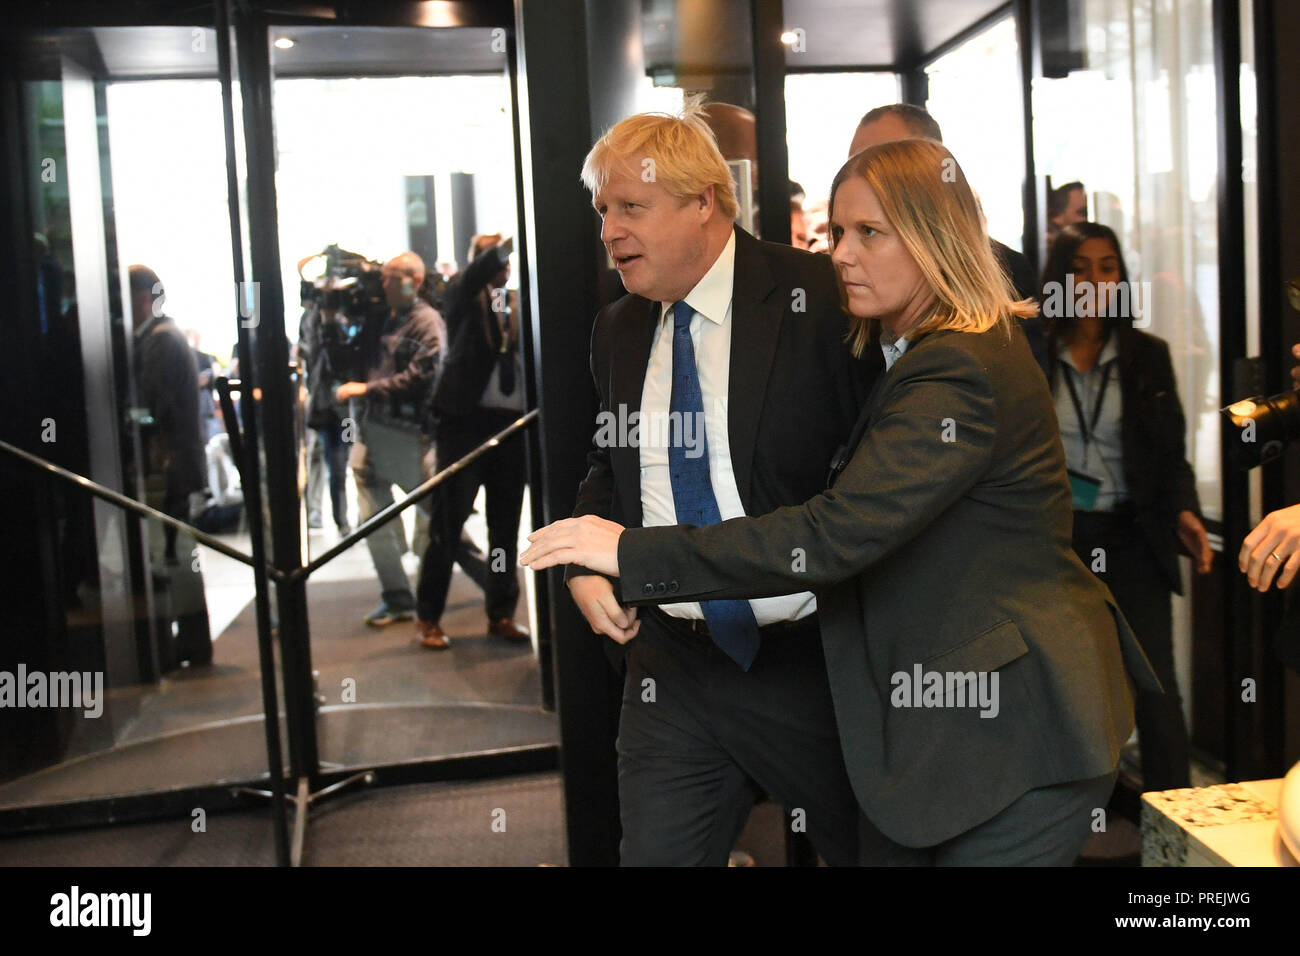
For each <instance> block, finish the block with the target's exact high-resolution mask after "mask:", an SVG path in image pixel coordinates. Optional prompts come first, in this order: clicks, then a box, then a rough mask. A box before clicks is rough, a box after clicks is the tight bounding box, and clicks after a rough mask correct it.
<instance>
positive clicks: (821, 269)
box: [566, 229, 870, 653]
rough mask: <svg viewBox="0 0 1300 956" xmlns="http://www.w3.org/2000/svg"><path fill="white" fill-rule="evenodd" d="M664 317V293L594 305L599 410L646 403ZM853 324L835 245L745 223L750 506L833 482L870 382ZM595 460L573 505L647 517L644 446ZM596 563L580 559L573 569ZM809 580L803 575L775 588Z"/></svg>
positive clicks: (739, 455) (739, 354)
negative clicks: (808, 245)
mask: <svg viewBox="0 0 1300 956" xmlns="http://www.w3.org/2000/svg"><path fill="white" fill-rule="evenodd" d="M659 320H660V316H659V303H657V302H650V301H649V300H647V299H644V298H642V297H641V296H639V295H626V296H624V297H623V298H621V299H619V300H618V301H616V302H614V303H612V304H610V305H608V306H606V307H605V308H603V309H601V311H600V312H599V313H598V314H597V316H596V322H595V326H594V327H593V329H592V333H591V371H592V376H593V377H594V379H595V382H596V390H597V392H598V393H599V395H600V411H601V412H602V413H611V414H613V415H616V416H617V415H618V413H619V408H620V406H622V407H623V408H625V409H626V414H629V415H630V414H631V413H632V412H639V411H640V409H641V391H642V388H643V387H644V385H645V374H646V365H647V364H648V362H649V360H650V349H651V346H652V344H653V341H654V335H655V330H656V329H657V327H658V323H659ZM847 331H848V317H847V316H846V315H845V314H844V312H843V311H842V309H841V307H840V300H839V292H838V289H837V288H836V285H835V274H834V271H833V267H832V265H831V262H830V257H829V256H820V255H814V254H812V253H809V252H804V251H802V250H798V249H794V248H792V247H790V246H782V245H777V244H775V243H770V242H760V241H759V240H757V239H755V238H754V237H753V236H751V235H749V234H748V233H747V232H744V231H743V230H741V229H737V230H736V260H735V272H734V275H733V291H732V306H731V367H730V372H729V382H728V392H729V394H728V401H727V432H728V438H729V440H730V451H731V464H732V468H733V470H734V472H735V476H736V486H737V488H738V490H739V492H740V500H741V503H742V504H743V505H744V507H745V513H746V514H751V515H754V514H763V513H765V512H768V511H771V510H772V509H773V508H778V507H780V506H781V505H789V504H796V503H799V502H802V501H805V500H807V499H808V498H809V497H811V496H812V495H815V494H817V493H818V492H819V491H821V490H822V489H823V488H824V487H826V472H827V469H828V467H829V464H830V460H831V458H832V457H833V456H834V454H835V452H836V450H837V449H838V448H840V447H841V446H842V445H843V444H844V443H845V441H846V440H847V439H848V436H849V432H850V431H851V430H852V428H853V424H854V422H855V421H856V420H857V418H858V413H859V411H860V409H861V407H862V402H863V399H864V398H865V396H866V393H867V391H868V388H869V384H870V383H869V381H868V376H869V375H870V373H869V371H868V365H867V363H864V362H861V361H858V360H856V359H854V358H853V356H852V354H851V352H850V350H849V347H848V345H847V343H846V340H845V336H846V334H847ZM588 465H589V470H588V472H587V477H586V478H585V479H583V482H582V484H581V485H580V486H579V488H578V501H577V505H576V507H575V508H574V512H573V513H574V516H575V517H576V516H578V515H586V514H594V515H599V516H600V517H603V518H608V519H610V520H611V521H617V522H618V523H619V524H622V525H625V526H628V527H634V528H635V527H639V526H640V524H641V452H640V449H639V448H635V447H599V446H595V445H594V446H593V448H592V450H591V453H590V454H589V455H588ZM589 573H591V572H589V571H588V570H587V569H585V568H579V567H576V566H572V565H571V566H569V568H568V569H567V573H566V579H567V578H571V577H573V576H574V575H575V574H589ZM805 590H809V588H808V587H807V586H806V584H804V583H800V584H799V585H798V586H796V587H791V588H787V589H785V591H781V592H771V593H774V594H776V593H789V592H796V591H805ZM665 593H666V592H665ZM666 603H671V602H666ZM610 646H611V649H614V648H617V645H614V644H613V642H612V641H611V642H610ZM760 653H762V652H761V650H760Z"/></svg>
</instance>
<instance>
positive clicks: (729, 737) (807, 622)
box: [567, 106, 867, 865]
mask: <svg viewBox="0 0 1300 956" xmlns="http://www.w3.org/2000/svg"><path fill="white" fill-rule="evenodd" d="M696 109H697V108H696V107H693V106H688V108H687V111H686V115H685V117H684V118H682V119H677V118H668V117H652V116H634V117H631V118H629V119H627V120H624V121H623V122H622V123H620V124H619V125H618V126H616V127H615V128H614V129H613V130H611V131H610V132H609V133H607V134H606V135H605V137H603V138H602V139H601V141H600V142H598V143H597V144H596V146H595V147H593V149H592V151H591V153H590V154H588V157H587V162H586V164H585V165H584V168H583V179H584V182H585V183H586V185H587V186H588V188H589V189H592V190H593V205H594V206H595V208H596V211H597V212H598V213H599V214H600V215H601V218H602V223H603V225H602V228H601V240H602V242H604V244H605V247H606V249H607V250H608V252H609V254H610V256H611V257H612V259H613V261H614V264H615V266H616V267H617V269H618V271H619V273H620V274H621V276H622V279H623V283H624V285H625V286H626V287H627V289H628V291H629V292H630V293H632V294H630V295H627V296H625V297H624V298H622V299H620V300H619V301H617V302H615V303H613V304H612V305H609V306H606V307H605V308H604V309H602V310H601V311H600V313H599V314H598V315H597V316H596V321H595V326H594V329H593V331H592V338H591V367H592V373H593V375H594V377H595V383H596V388H597V390H598V392H599V396H600V414H601V416H602V419H601V420H602V421H604V422H606V423H610V422H614V423H615V424H614V428H615V433H614V434H613V436H612V440H611V436H610V435H609V433H608V432H607V434H606V438H604V439H602V438H601V432H600V431H599V429H598V431H597V436H596V441H595V442H594V446H593V449H592V452H591V454H590V456H589V461H590V470H589V471H588V474H587V477H586V478H585V479H584V481H583V483H582V485H581V487H580V488H579V491H578V503H577V508H576V510H575V512H574V513H575V515H584V514H594V515H599V516H601V517H605V518H609V519H611V520H614V521H618V522H620V523H622V524H625V525H629V526H632V527H637V526H640V525H642V524H645V525H664V524H668V525H672V524H676V523H677V522H678V519H679V516H680V515H681V513H682V512H681V509H682V508H683V506H684V504H686V499H688V498H690V499H691V500H692V501H696V498H697V495H696V491H697V490H699V489H700V488H703V489H704V490H703V491H702V492H701V493H703V494H707V495H710V496H711V498H712V499H713V502H714V503H715V504H716V509H717V513H718V515H719V516H720V517H721V518H722V519H726V518H729V517H735V516H739V515H743V514H750V515H757V514H763V513H766V512H768V511H771V510H773V509H775V508H778V507H780V506H782V505H792V504H798V503H800V502H802V501H804V500H806V499H807V498H808V496H810V495H813V494H816V493H818V492H819V491H821V489H822V488H823V487H825V479H826V473H827V466H828V464H829V462H830V460H831V458H832V457H833V456H834V454H835V451H836V449H837V447H838V446H840V445H841V444H842V443H843V442H844V441H845V440H846V438H847V436H848V434H849V431H850V429H851V428H852V425H853V422H854V420H855V419H856V417H857V413H858V408H859V406H860V403H861V401H862V398H863V397H864V395H865V393H866V390H867V388H866V386H867V382H866V378H867V375H866V372H865V369H864V367H863V366H861V365H860V364H859V363H857V362H855V361H854V360H853V359H852V358H851V356H850V354H849V350H848V347H847V345H846V343H845V341H844V335H845V331H846V328H847V325H846V319H845V317H844V315H843V313H842V312H841V311H840V307H839V299H838V295H837V292H836V289H835V282H834V275H833V272H832V269H831V264H830V260H829V259H828V258H827V257H826V256H815V255H812V254H810V253H806V252H802V251H799V250H795V249H792V248H790V247H788V246H778V245H775V244H772V243H766V242H759V241H758V240H756V239H754V238H753V237H752V236H750V235H748V234H747V233H745V232H743V231H741V230H739V229H735V228H734V227H733V225H732V221H733V219H734V216H735V212H736V202H735V196H734V190H733V187H732V182H731V178H730V175H729V173H728V171H727V167H726V165H725V162H724V161H723V159H722V156H721V155H720V154H719V153H718V151H717V147H716V146H715V145H714V141H713V138H712V135H711V134H710V133H709V132H708V130H707V128H706V127H705V126H704V125H703V123H702V122H701V120H700V119H699V117H698V115H697V113H696V112H695V111H696ZM672 127H678V135H679V136H680V137H682V138H683V139H684V141H685V142H686V143H688V144H690V145H687V146H684V147H682V153H681V154H678V155H676V156H673V155H664V153H665V152H666V150H665V149H664V148H663V147H662V146H661V145H659V144H661V143H662V142H663V139H662V138H661V137H662V136H663V135H664V133H665V132H666V131H668V130H670V129H671V128H672ZM638 137H641V138H638ZM645 137H649V139H650V141H649V142H647V140H646V138H645ZM629 140H630V142H629ZM647 158H649V159H653V160H654V161H655V162H654V170H655V172H654V175H653V176H652V177H651V181H646V177H645V170H646V169H647V168H648V167H647V166H646V164H645V160H646V159H647ZM688 160H693V162H688ZM691 167H694V170H693V171H692V168H691ZM701 169H702V170H706V171H707V173H701V172H699V170H701ZM706 176H707V177H708V178H707V179H706ZM693 389H698V392H695V394H696V396H697V399H698V405H696V406H695V407H696V409H697V411H702V413H703V414H702V418H703V420H704V429H703V432H704V433H703V435H702V436H701V435H699V434H698V430H695V431H694V432H692V431H690V430H688V431H685V432H676V433H673V435H672V437H671V438H670V439H669V440H668V441H667V443H665V442H664V441H663V440H662V438H663V436H660V440H656V439H655V436H654V435H653V430H654V429H653V426H652V425H649V424H647V423H648V422H649V421H651V420H652V416H654V415H656V414H657V415H660V416H663V415H666V414H668V413H673V414H676V413H677V412H679V411H683V410H687V411H688V413H689V410H688V409H687V408H686V405H685V404H684V403H683V398H682V396H683V395H685V394H687V392H689V391H691V390H693ZM634 414H639V415H641V416H642V419H641V421H642V424H641V428H642V432H641V438H640V441H639V444H634V443H633V440H632V438H631V436H630V435H629V436H622V435H621V434H618V431H617V429H618V426H617V424H616V423H617V421H618V420H627V419H628V417H629V416H632V415H634ZM632 420H633V421H635V420H636V419H635V418H633V419H632ZM692 421H698V418H696V417H694V416H692ZM599 424H600V422H598V426H599ZM647 430H649V431H650V432H652V434H647ZM701 437H702V438H703V439H704V440H705V441H704V443H701V442H700V441H699V438H701ZM692 440H694V447H693V448H692ZM674 443H676V444H677V445H678V447H679V449H680V450H679V451H678V452H677V453H674V452H673V450H672V447H671V446H672V445H673V444H674ZM704 444H707V451H705V449H704V447H703V445H704ZM692 451H694V456H693V457H692ZM675 454H676V457H674V455H675ZM701 459H703V462H701ZM705 467H707V471H704V470H703V469H704V468H705ZM683 472H690V473H691V474H692V475H696V476H701V475H702V479H701V481H700V483H699V485H693V486H692V489H694V490H691V489H687V488H685V486H683V485H682V484H681V483H680V482H681V479H680V478H679V477H678V476H679V475H680V474H682V473H683ZM696 503H698V502H696ZM706 520H707V519H706ZM713 520H717V518H715V519H713ZM695 522H696V523H702V522H701V521H700V520H699V519H698V518H697V519H695ZM792 560H798V557H797V556H792ZM567 578H568V584H569V588H570V591H571V592H572V595H573V597H574V600H575V602H576V603H577V605H578V607H579V609H580V610H582V612H583V614H584V616H585V617H586V618H587V621H588V623H590V624H591V626H592V628H593V630H596V631H597V632H599V633H604V634H607V635H610V636H613V635H615V634H620V635H624V634H626V633H627V632H631V631H635V630H636V629H638V628H639V632H638V633H637V636H636V637H635V639H634V640H632V641H631V642H630V643H629V644H627V647H626V664H627V673H626V678H625V685H624V687H625V689H624V696H623V708H622V717H621V721H620V727H619V738H618V752H619V760H618V765H619V771H618V772H619V800H620V804H621V815H622V825H623V842H622V846H621V857H622V862H623V864H624V865H641V864H692V865H701V864H702V865H709V864H712V865H725V864H726V862H727V858H728V854H729V852H730V850H731V849H732V847H733V845H734V843H735V840H736V838H737V837H738V835H739V833H740V831H741V829H742V828H743V826H744V824H745V821H746V819H747V817H748V814H749V811H750V809H751V807H752V805H753V803H754V801H755V798H756V795H757V794H759V793H760V792H761V791H766V792H767V793H768V794H769V795H771V796H772V797H773V798H775V799H776V800H778V801H779V802H781V803H783V804H784V805H785V806H786V807H787V808H789V809H790V811H791V814H792V819H791V821H789V822H790V823H791V824H792V825H793V826H794V827H795V829H796V830H799V829H802V824H805V823H806V832H807V833H808V835H809V837H810V838H811V839H812V841H813V844H814V846H815V847H816V848H817V850H818V851H819V852H820V854H821V855H822V856H823V858H825V859H826V860H827V861H828V862H831V863H851V862H853V861H854V859H855V855H854V854H855V852H856V846H857V826H856V822H855V820H856V815H857V808H856V804H855V803H854V799H853V794H852V791H851V788H850V786H849V783H848V779H847V775H846V773H845V770H844V764H843V758H842V756H841V753H840V746H839V737H838V735H837V733H836V727H835V717H834V713H833V710H832V706H831V698H830V690H829V686H828V683H827V676H826V665H825V660H824V658H823V655H822V647H821V641H820V639H819V634H818V624H817V615H816V600H815V598H813V596H812V595H811V594H810V593H807V592H804V593H800V594H794V595H786V596H784V597H779V598H771V599H767V600H763V601H753V602H734V603H735V604H736V605H741V607H738V608H737V607H728V608H724V609H722V612H721V617H719V612H718V611H717V610H706V609H704V608H702V606H701V605H700V604H699V603H686V604H677V605H668V606H665V607H664V608H663V610H662V611H660V610H659V609H652V610H648V611H646V612H645V613H644V614H643V615H642V616H641V617H640V619H639V620H635V619H634V618H635V614H636V612H635V611H631V612H627V611H625V610H624V609H623V608H621V607H620V605H619V603H618V601H617V599H616V598H615V597H614V593H613V588H612V586H611V584H610V581H609V579H607V578H605V577H602V576H599V575H595V574H593V573H592V572H590V571H587V570H586V569H584V568H579V567H570V568H569V569H568V574H567ZM710 603H713V602H710ZM665 612H666V613H665ZM746 616H747V617H746ZM719 620H722V621H723V622H724V624H723V626H718V621H719ZM754 629H756V630H757V633H756V634H755V632H754ZM754 640H756V641H757V652H756V654H753V643H752V642H753V641H754ZM724 648H725V649H724Z"/></svg>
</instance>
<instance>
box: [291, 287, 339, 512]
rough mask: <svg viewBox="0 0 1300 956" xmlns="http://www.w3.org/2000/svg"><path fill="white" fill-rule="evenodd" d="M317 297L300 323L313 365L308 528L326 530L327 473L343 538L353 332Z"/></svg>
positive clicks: (302, 355) (306, 358)
mask: <svg viewBox="0 0 1300 956" xmlns="http://www.w3.org/2000/svg"><path fill="white" fill-rule="evenodd" d="M322 299H323V297H319V296H313V297H310V298H305V299H304V302H303V313H302V320H301V322H299V324H298V358H299V359H300V360H301V361H302V362H304V363H305V364H306V366H307V428H308V429H309V430H310V431H309V433H308V446H307V489H306V498H307V526H308V527H309V528H319V527H321V524H322V522H321V516H320V505H321V490H322V485H323V484H324V482H322V481H321V477H322V475H321V472H322V471H325V472H327V473H328V475H329V491H330V505H331V509H332V511H333V514H334V526H335V527H336V528H337V529H338V533H339V537H343V536H344V535H346V534H348V532H349V531H350V530H351V529H350V528H349V526H348V496H347V478H348V446H347V442H346V440H345V436H344V434H343V418H344V416H345V415H346V414H347V408H346V406H344V405H342V404H341V403H340V402H338V401H337V400H336V399H335V391H336V390H337V389H338V386H339V384H341V383H342V382H343V381H344V380H346V379H347V378H350V377H351V376H350V374H349V373H348V368H349V365H348V344H349V343H348V333H347V331H346V330H345V328H344V327H343V325H342V324H341V321H340V317H339V314H338V310H337V309H336V308H334V307H333V303H331V302H330V301H329V300H328V299H325V300H324V301H322Z"/></svg>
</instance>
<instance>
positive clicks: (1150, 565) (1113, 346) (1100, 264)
mask: <svg viewBox="0 0 1300 956" xmlns="http://www.w3.org/2000/svg"><path fill="white" fill-rule="evenodd" d="M1136 291H1137V290H1136V289H1135V288H1134V287H1133V285H1132V284H1131V283H1130V282H1129V276H1128V269H1127V267H1126V266H1125V265H1124V256H1123V254H1122V252H1121V251H1120V244H1119V239H1118V238H1117V237H1116V236H1115V233H1114V232H1113V231H1112V230H1111V229H1110V228H1108V227H1106V226H1103V225H1100V224H1098V223H1094V222H1080V223H1074V224H1071V225H1068V226H1065V227H1064V228H1063V229H1061V231H1060V234H1059V235H1058V236H1057V239H1056V242H1055V244H1054V245H1053V246H1052V249H1051V252H1050V253H1049V255H1048V259H1047V268H1046V269H1045V270H1044V272H1043V298H1042V312H1043V319H1044V322H1045V332H1046V337H1047V350H1046V356H1045V358H1044V365H1045V367H1044V371H1045V372H1046V374H1047V380H1048V384H1049V386H1050V388H1051V390H1052V396H1053V398H1054V400H1055V403H1056V414H1057V418H1058V420H1059V422H1060V427H1061V440H1062V442H1063V443H1064V445H1065V461H1066V465H1067V466H1068V468H1069V477H1070V488H1071V492H1072V497H1073V503H1074V549H1075V551H1076V552H1077V553H1078V555H1079V557H1080V558H1081V559H1082V561H1083V563H1084V564H1086V565H1087V566H1088V567H1089V568H1091V569H1092V571H1093V573H1095V574H1096V575H1097V576H1098V577H1099V578H1101V579H1102V580H1103V581H1105V582H1106V584H1108V585H1109V586H1110V589H1111V593H1113V594H1114V595H1115V600H1116V601H1117V602H1118V604H1119V606H1120V609H1121V610H1122V611H1123V612H1124V616H1125V617H1126V618H1127V619H1128V622H1129V624H1130V625H1131V626H1132V627H1133V632H1134V633H1135V634H1136V635H1137V638H1138V640H1139V641H1140V642H1141V643H1142V647H1143V650H1145V651H1146V653H1147V656H1148V658H1150V660H1151V664H1152V666H1153V667H1154V668H1155V670H1156V674H1157V675H1158V676H1159V678H1160V682H1161V684H1163V685H1164V688H1165V690H1166V691H1167V693H1165V694H1153V693H1146V694H1139V695H1138V699H1137V728H1138V736H1139V738H1140V742H1141V747H1142V781H1143V787H1144V789H1146V790H1169V789H1173V788H1175V787H1186V786H1189V778H1188V754H1187V726H1186V723H1185V722H1184V720H1183V712H1182V707H1181V704H1180V701H1179V696H1178V685H1177V682H1176V678H1175V675H1174V657H1173V634H1172V630H1173V626H1172V617H1171V608H1170V597H1169V595H1170V592H1174V593H1178V594H1181V593H1182V577H1181V574H1180V572H1179V567H1178V548H1179V546H1180V545H1181V546H1182V548H1183V550H1184V551H1185V552H1186V553H1187V554H1189V555H1191V557H1192V559H1193V562H1194V564H1195V567H1196V570H1197V572H1199V573H1200V574H1206V573H1208V572H1209V570H1210V561H1211V551H1210V545H1209V539H1208V538H1207V536H1206V533H1205V527H1204V525H1203V524H1202V523H1201V517H1200V514H1201V510H1200V504H1199V501H1198V499H1197V495H1196V478H1195V476H1194V475H1193V474H1192V467H1191V465H1190V464H1188V462H1187V460H1186V457H1185V453H1184V444H1183V433H1184V420H1183V409H1182V404H1181V403H1180V402H1179V400H1178V389H1177V387H1176V385H1175V382H1174V369H1173V365H1172V363H1171V362H1170V359H1169V346H1168V345H1167V344H1165V342H1164V341H1163V340H1161V339H1159V338H1156V337H1155V336H1154V335H1150V334H1148V333H1146V332H1141V331H1138V330H1137V329H1135V328H1133V327H1132V325H1133V317H1134V316H1135V315H1141V314H1142V310H1143V309H1149V308H1150V303H1149V302H1146V301H1144V300H1145V298H1146V297H1145V296H1143V297H1141V298H1140V299H1139V298H1138V297H1137V296H1136Z"/></svg>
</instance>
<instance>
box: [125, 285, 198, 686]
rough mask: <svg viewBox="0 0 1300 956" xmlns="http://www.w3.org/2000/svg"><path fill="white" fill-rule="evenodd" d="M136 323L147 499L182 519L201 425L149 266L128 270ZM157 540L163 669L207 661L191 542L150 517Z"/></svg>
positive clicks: (176, 332) (185, 353)
mask: <svg viewBox="0 0 1300 956" xmlns="http://www.w3.org/2000/svg"><path fill="white" fill-rule="evenodd" d="M127 271H128V277H129V279H128V281H129V285H130V288H131V317H132V320H133V323H134V328H135V336H134V352H135V354H134V366H135V379H136V401H137V402H138V403H139V405H140V406H141V407H142V408H144V409H147V410H148V411H149V414H150V417H151V418H152V419H153V424H152V425H150V426H147V427H146V428H145V429H144V430H143V432H142V435H143V440H144V462H145V471H146V473H147V474H146V479H145V480H146V499H147V500H146V504H149V505H150V506H152V507H155V508H158V510H160V511H162V512H164V513H166V514H169V515H171V516H172V517H173V518H178V519H180V520H181V521H186V522H188V521H189V520H190V516H191V512H192V511H197V509H192V508H191V506H190V498H191V496H192V495H197V494H198V493H199V492H201V491H202V490H203V489H204V488H205V487H207V483H208V478H207V475H208V465H207V455H206V454H205V452H204V450H203V446H204V440H203V435H202V432H201V426H200V423H199V374H198V368H197V366H196V365H195V362H194V352H193V350H191V348H190V344H189V342H188V341H187V340H186V338H185V333H183V332H182V331H181V330H180V329H179V328H177V326H176V323H175V322H174V321H172V319H171V317H170V316H168V315H166V314H164V313H163V310H162V307H163V302H164V301H165V300H166V294H165V293H164V291H163V285H162V283H161V282H160V281H159V280H158V276H157V274H156V273H155V272H154V271H153V270H152V269H150V268H149V267H148V266H142V265H134V266H131V267H130V268H129V269H128V270H127ZM159 544H161V545H162V547H161V549H160V550H161V551H162V554H161V555H155V559H157V558H158V557H161V559H162V560H161V561H160V562H159V564H158V565H155V573H157V574H164V573H165V574H166V577H167V588H168V589H169V598H168V601H169V607H170V608H171V612H172V614H173V620H174V623H175V624H176V644H175V647H174V648H173V647H170V646H167V645H164V646H163V647H162V649H161V654H160V658H161V665H162V668H163V670H165V671H166V670H171V669H173V668H174V667H175V666H176V665H178V664H179V663H180V662H181V661H188V662H189V663H190V664H191V665H194V666H196V667H197V666H203V665H207V664H210V663H212V640H211V634H210V631H209V627H208V610H207V603H206V601H205V600H204V596H203V575H202V572H200V571H199V569H198V565H197V564H196V563H195V553H196V550H195V549H196V548H197V543H196V542H195V540H194V539H193V538H192V537H191V536H190V535H189V534H184V535H179V540H178V532H177V530H176V529H175V528H172V527H170V526H168V527H165V528H164V527H161V526H160V525H159V524H158V523H156V522H150V549H151V550H155V549H156V548H157V546H158V545H159Z"/></svg>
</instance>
